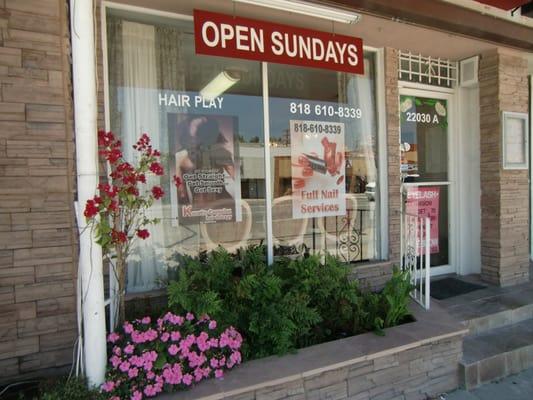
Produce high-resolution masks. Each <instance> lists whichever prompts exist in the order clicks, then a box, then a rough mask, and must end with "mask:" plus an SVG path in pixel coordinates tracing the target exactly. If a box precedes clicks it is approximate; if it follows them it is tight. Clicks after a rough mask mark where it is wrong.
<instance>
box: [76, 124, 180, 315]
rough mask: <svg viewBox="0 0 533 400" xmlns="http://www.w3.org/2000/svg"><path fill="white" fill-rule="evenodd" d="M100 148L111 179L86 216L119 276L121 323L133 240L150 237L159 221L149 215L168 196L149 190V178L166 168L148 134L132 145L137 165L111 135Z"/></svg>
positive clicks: (157, 189) (105, 134)
mask: <svg viewBox="0 0 533 400" xmlns="http://www.w3.org/2000/svg"><path fill="white" fill-rule="evenodd" d="M98 147H99V155H100V157H102V159H103V160H105V161H107V164H108V166H109V174H108V180H107V182H106V183H101V184H99V185H98V187H97V191H98V193H97V194H96V195H95V196H94V197H93V198H92V199H89V200H87V203H86V204H85V210H84V212H83V215H84V216H85V218H86V220H87V225H88V226H89V227H90V228H91V229H92V230H93V232H94V235H95V237H96V242H97V243H98V244H99V245H100V246H101V247H102V250H103V253H104V256H106V258H107V259H108V260H109V262H110V264H111V266H112V267H113V270H114V272H115V274H116V277H117V282H118V285H119V288H118V294H117V297H118V299H119V300H118V302H119V303H120V307H119V309H120V311H119V315H118V318H117V321H116V322H117V323H118V322H120V321H122V320H123V318H124V314H123V303H124V302H123V295H124V288H125V266H126V260H127V258H128V255H129V254H130V251H131V249H132V245H133V243H134V241H135V240H138V239H141V240H145V239H147V238H148V237H150V232H149V231H148V229H147V227H148V226H150V225H152V224H156V223H158V222H159V220H158V219H157V218H149V217H148V216H147V213H146V212H147V210H148V209H149V208H150V207H151V206H152V205H153V203H154V201H156V200H159V199H161V198H162V197H163V196H164V194H165V192H164V190H163V188H162V187H160V186H158V185H153V186H152V187H150V186H149V185H148V184H147V183H148V180H147V176H148V175H150V174H153V175H156V176H162V175H163V174H164V168H163V165H162V164H161V160H160V157H161V153H160V152H159V151H158V150H156V149H153V148H152V145H151V140H150V137H149V136H148V135H147V134H146V133H144V134H143V135H142V136H141V137H140V138H139V140H138V141H137V143H136V144H135V145H134V146H133V148H134V149H135V150H136V151H137V153H138V154H137V157H136V159H137V162H136V164H135V165H132V164H131V163H129V162H128V161H126V160H125V159H124V155H123V153H122V143H121V142H120V140H118V139H117V138H116V137H115V135H114V134H113V133H112V132H104V131H100V132H98ZM173 183H174V184H175V185H176V186H179V185H180V184H181V180H180V179H179V178H178V177H176V176H174V178H173Z"/></svg>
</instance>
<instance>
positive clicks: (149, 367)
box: [144, 362, 154, 372]
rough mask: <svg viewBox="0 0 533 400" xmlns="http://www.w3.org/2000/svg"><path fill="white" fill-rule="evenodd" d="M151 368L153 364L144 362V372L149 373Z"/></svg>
mask: <svg viewBox="0 0 533 400" xmlns="http://www.w3.org/2000/svg"><path fill="white" fill-rule="evenodd" d="M153 366H154V365H153V363H151V362H146V363H144V370H145V371H146V372H148V371H151V370H152V367H153Z"/></svg>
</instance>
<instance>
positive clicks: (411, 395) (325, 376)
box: [162, 335, 462, 400]
mask: <svg viewBox="0 0 533 400" xmlns="http://www.w3.org/2000/svg"><path fill="white" fill-rule="evenodd" d="M461 357H462V336H460V335H459V336H454V337H452V338H448V339H444V340H437V341H434V342H431V343H427V344H424V345H421V346H417V347H413V348H410V349H409V350H405V351H401V352H398V353H393V354H387V355H385V356H381V357H376V358H374V359H371V360H367V361H360V362H356V363H353V364H350V365H345V366H342V367H340V368H337V369H332V370H328V371H326V372H322V373H318V374H312V375H305V376H304V377H302V378H299V379H296V380H290V381H287V382H284V383H281V384H278V385H275V386H270V387H258V388H256V389H255V390H252V391H248V392H244V393H239V394H236V395H232V394H229V395H225V397H224V399H225V400H323V399H327V400H344V399H349V400H400V399H401V400H426V399H429V398H436V396H438V395H439V394H441V393H445V392H448V391H451V390H454V389H456V388H457V387H458V386H459V373H458V369H459V366H458V362H459V360H460V358H461ZM199 389H200V388H199ZM185 396H186V400H190V399H193V398H195V399H198V400H202V396H201V395H200V396H199V397H198V396H197V395H196V396H195V393H194V391H193V392H192V393H190V396H189V395H188V394H185ZM164 397H165V398H164V399H162V400H167V399H168V400H170V399H171V398H172V399H174V398H178V396H172V395H167V396H164ZM210 398H216V397H212V396H210Z"/></svg>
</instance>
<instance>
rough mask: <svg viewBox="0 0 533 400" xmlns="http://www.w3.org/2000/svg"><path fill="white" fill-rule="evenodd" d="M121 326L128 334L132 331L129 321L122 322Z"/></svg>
mask: <svg viewBox="0 0 533 400" xmlns="http://www.w3.org/2000/svg"><path fill="white" fill-rule="evenodd" d="M123 327H124V332H126V333H127V334H128V335H129V334H131V333H132V332H133V325H132V324H130V323H129V322H126V323H124V325H123Z"/></svg>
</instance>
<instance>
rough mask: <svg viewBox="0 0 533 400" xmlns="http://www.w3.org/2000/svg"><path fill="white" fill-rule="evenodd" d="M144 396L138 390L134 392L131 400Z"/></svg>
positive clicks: (137, 399) (139, 399)
mask: <svg viewBox="0 0 533 400" xmlns="http://www.w3.org/2000/svg"><path fill="white" fill-rule="evenodd" d="M142 398H143V395H142V393H141V392H139V391H138V390H136V391H135V392H133V394H132V395H131V400H142Z"/></svg>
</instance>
